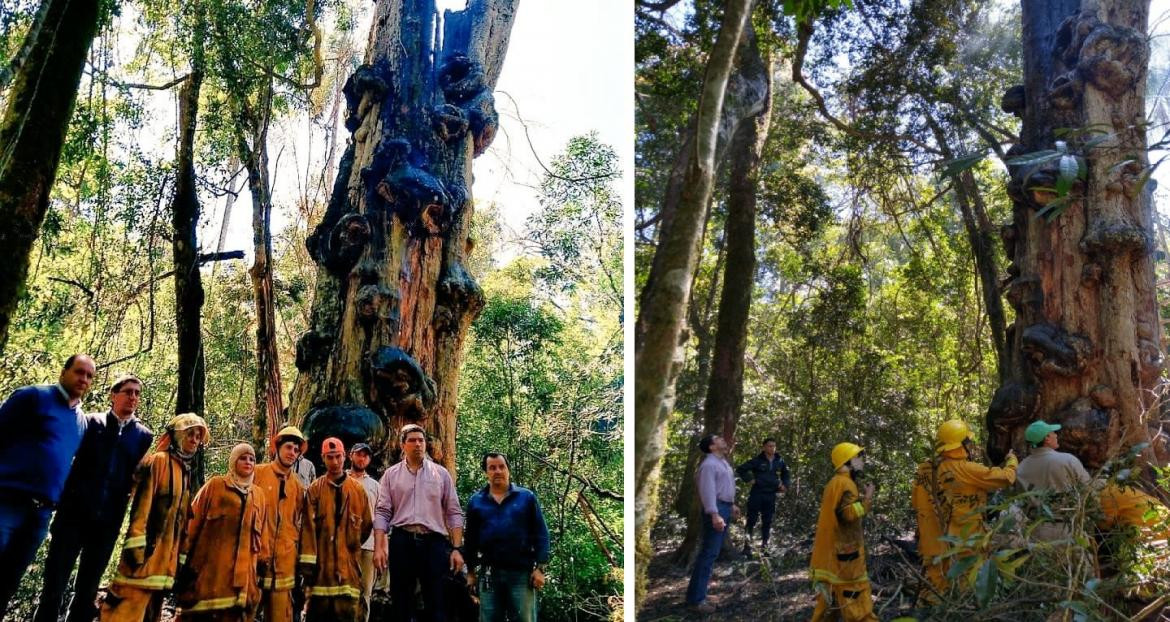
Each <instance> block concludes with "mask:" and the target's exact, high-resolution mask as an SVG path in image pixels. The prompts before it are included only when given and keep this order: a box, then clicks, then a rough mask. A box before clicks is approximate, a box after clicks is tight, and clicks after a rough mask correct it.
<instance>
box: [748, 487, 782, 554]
mask: <svg viewBox="0 0 1170 622" xmlns="http://www.w3.org/2000/svg"><path fill="white" fill-rule="evenodd" d="M775 515H776V493H772V494H768V493H755V492H753V493H751V494H750V495H748V502H747V534H748V540H751V539H752V529H753V528H754V527H755V526H756V519H757V518H759V519H761V522H760V531H762V532H763V533H762V534H761V536H762V537H761V538H760V539H761V540H762V541H763V543H764V544H768V536H771V535H772V517H773V516H775Z"/></svg>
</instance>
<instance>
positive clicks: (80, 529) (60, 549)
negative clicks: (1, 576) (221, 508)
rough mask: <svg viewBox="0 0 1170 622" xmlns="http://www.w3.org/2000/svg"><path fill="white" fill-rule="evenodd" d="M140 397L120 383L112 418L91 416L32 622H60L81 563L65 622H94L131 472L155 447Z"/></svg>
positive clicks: (127, 380)
mask: <svg viewBox="0 0 1170 622" xmlns="http://www.w3.org/2000/svg"><path fill="white" fill-rule="evenodd" d="M141 396H142V381H141V380H139V379H138V378H136V377H135V376H132V375H123V376H119V377H118V378H116V379H115V380H114V382H113V384H112V385H110V410H109V411H107V412H105V413H104V414H92V415H86V424H87V428H86V432H85V436H84V438H82V441H81V449H80V450H78V452H77V457H76V459H75V460H74V462H73V469H72V470H71V471H70V472H69V479H68V480H67V481H66V483H65V495H64V497H63V498H62V500H61V505H60V507H59V508H58V510H57V515H56V517H54V518H53V526H52V528H51V529H50V533H51V534H52V537H51V539H50V540H49V554H48V557H47V558H46V559H45V571H44V576H43V579H44V584H43V587H42V589H41V600H40V603H39V605H38V606H37V612H36V616H35V617H34V622H56V620H57V619H58V612H59V610H60V608H61V597H62V595H64V593H65V589H66V585H67V584H68V582H69V575H70V573H71V572H72V571H73V564H74V563H75V562H77V557H78V556H79V555H80V556H81V565H80V566H79V567H78V569H77V581H76V583H75V584H74V594H73V600H72V601H71V602H70V605H69V617H68V618H67V622H90V621H91V620H93V619H94V618H96V617H97V613H98V611H97V607H95V606H94V598H95V597H96V595H97V589H98V582H99V581H101V578H102V572H103V571H105V569H106V564H107V563H108V562H109V561H110V554H111V553H112V552H113V550H114V541H115V540H117V538H118V532H119V530H120V528H121V526H122V518H123V516H124V515H125V514H126V505H127V503H128V502H129V500H130V488H131V487H132V485H133V481H134V469H135V467H136V466H137V465H138V463H139V462H140V461H141V460H142V457H143V456H145V455H146V452H147V451H148V450H149V449H150V444H151V442H152V441H153V440H154V435H153V434H151V432H150V430H149V429H147V427H146V426H145V425H143V424H142V422H141V421H139V420H138V418H137V417H136V416H135V412H136V411H137V409H138V401H139V399H140V398H141Z"/></svg>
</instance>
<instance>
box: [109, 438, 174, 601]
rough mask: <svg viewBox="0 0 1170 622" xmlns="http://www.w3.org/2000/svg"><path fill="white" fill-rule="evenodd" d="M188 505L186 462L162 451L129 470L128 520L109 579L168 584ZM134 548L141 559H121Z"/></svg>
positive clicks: (149, 586) (150, 586)
mask: <svg viewBox="0 0 1170 622" xmlns="http://www.w3.org/2000/svg"><path fill="white" fill-rule="evenodd" d="M190 507H191V473H190V466H189V465H188V464H186V463H184V462H183V461H182V460H180V459H179V457H178V456H176V455H174V454H172V453H170V452H167V451H157V452H155V453H153V454H151V456H150V457H149V458H147V459H146V460H144V461H143V462H142V464H140V465H139V466H138V471H137V473H135V475H134V495H133V502H132V505H131V507H130V525H129V527H127V528H126V539H125V541H124V542H123V544H122V547H123V549H124V551H123V556H122V559H121V561H119V562H118V570H117V572H116V573H115V575H114V580H113V582H112V583H113V584H114V585H126V586H131V587H136V588H139V589H144V590H169V589H171V587H173V586H174V584H175V570H176V568H177V567H178V564H179V551H180V548H181V547H182V545H183V539H184V537H185V534H186V530H185V529H184V528H185V527H186V519H187V512H188V510H189V509H190ZM139 549H140V550H142V553H141V555H142V557H141V558H140V559H142V560H143V563H142V564H141V565H139V566H138V567H132V566H131V565H130V564H128V563H127V562H126V556H127V555H126V551H129V552H130V554H132V555H136V554H138V553H137V550H139Z"/></svg>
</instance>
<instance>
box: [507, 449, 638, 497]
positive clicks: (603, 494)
mask: <svg viewBox="0 0 1170 622" xmlns="http://www.w3.org/2000/svg"><path fill="white" fill-rule="evenodd" d="M520 451H522V452H524V453H526V454H528V455H529V456H531V457H532V458H534V459H535V460H536V461H537V462H539V463H541V464H543V465H544V466H546V467H548V468H550V469H552V470H554V471H556V472H557V473H560V474H561V475H567V476H569V477H571V478H573V479H575V480H577V481H578V482H581V483H582V484H585V485H586V486H588V487H589V489H590V490H592V491H593V492H594V493H595V494H597V496H599V497H604V498H606V499H609V500H611V501H617V502H618V503H623V502H624V501H625V498H624V497H622V495H620V494H618V493H616V492H613V491H612V490H606V489H604V488H602V487H601V486H598V485H597V484H594V483H593V482H592V481H590V480H588V479H586V478H584V477H581V476H580V475H577V474H576V473H573V472H571V471H566V470H565V469H562V468H561V467H559V466H557V465H555V464H553V463H551V462H549V461H548V460H546V459H544V458H542V457H540V456H538V455H536V454H534V453H532V452H531V451H528V450H527V449H521V450H520Z"/></svg>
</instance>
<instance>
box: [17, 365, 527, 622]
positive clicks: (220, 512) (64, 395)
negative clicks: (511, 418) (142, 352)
mask: <svg viewBox="0 0 1170 622" xmlns="http://www.w3.org/2000/svg"><path fill="white" fill-rule="evenodd" d="M95 373H96V368H95V365H94V361H93V359H92V358H91V357H89V356H86V355H83V354H80V355H75V356H72V357H70V358H69V360H67V361H66V363H65V366H64V369H63V370H62V372H61V375H60V378H59V380H58V382H57V384H55V385H44V386H31V387H24V388H21V389H19V390H17V391H16V392H15V393H13V394H12V396H11V397H10V398H9V399H8V400H7V401H5V402H4V403H3V404H2V405H0V618H2V617H3V615H4V613H5V612H6V611H7V609H8V606H9V604H10V601H11V599H12V598H13V596H14V595H15V593H16V591H17V588H18V586H19V584H20V581H21V579H22V577H23V576H24V574H25V572H26V571H27V569H28V567H29V565H30V564H31V562H32V560H33V559H34V557H35V555H36V551H37V549H38V548H39V546H40V544H41V542H42V541H43V540H44V538H45V536H46V534H51V535H50V540H49V547H48V553H47V557H46V559H45V562H44V567H43V576H42V580H43V585H42V589H41V593H40V599H39V603H38V606H37V610H36V613H35V615H34V622H46V621H56V620H58V618H59V614H60V613H61V605H62V599H63V597H64V594H65V593H66V591H67V586H68V583H69V578H70V575H71V574H72V572H73V569H74V566H75V565H77V576H76V579H75V581H74V590H73V592H74V594H73V598H72V600H71V601H70V604H69V606H68V614H67V620H68V621H69V622H82V621H84V622H91V621H92V620H94V619H95V618H97V617H99V616H100V619H101V621H102V622H107V621H113V622H144V621H148V620H149V621H157V620H159V619H160V617H161V615H162V604H163V600H164V598H165V597H166V596H167V595H168V594H173V596H174V599H175V603H176V605H177V609H178V618H179V619H180V620H192V621H196V620H207V621H212V620H214V621H224V622H231V621H250V620H253V619H257V620H259V619H263V620H266V621H268V622H282V621H291V620H294V619H295V620H300V619H302V617H304V618H305V619H307V620H309V621H326V620H328V621H334V620H352V621H355V622H360V621H366V620H369V619H370V599H371V596H372V593H373V588H374V584H375V582H376V581H377V580H378V578H379V577H384V578H385V579H386V580H388V583H389V591H390V595H391V601H390V615H389V617H390V619H392V620H401V621H406V620H411V619H426V620H445V619H446V618H447V609H448V606H449V605H450V599H449V598H448V595H447V594H445V593H444V590H445V587H446V585H447V583H448V582H451V581H457V580H462V579H461V578H460V577H461V574H460V573H463V572H466V581H467V584H468V585H469V586H471V587H473V588H476V589H477V590H478V600H479V604H480V607H479V611H480V619H481V620H491V621H497V620H524V621H531V620H535V619H536V590H538V589H540V588H541V587H542V586H543V585H544V582H545V572H546V567H547V563H548V560H549V537H548V528H547V526H546V525H545V522H544V517H543V515H542V513H541V509H540V505H539V503H538V502H537V500H536V497H535V495H534V494H533V493H532V492H531V491H530V490H528V489H526V488H523V487H520V486H516V485H514V484H512V483H511V472H510V466H509V464H508V459H507V457H506V456H505V455H504V454H501V453H498V452H490V453H488V454H486V455H484V457H483V460H482V462H481V467H482V469H483V472H484V474H485V476H486V479H487V484H486V485H485V486H484V487H483V488H482V489H480V490H479V491H477V492H476V493H474V494H473V495H472V496H471V498H470V500H469V502H468V504H467V510H466V516H465V515H464V511H463V509H462V508H461V506H460V503H459V498H458V496H457V494H456V490H455V485H454V480H453V478H452V476H451V474H450V473H449V472H448V471H447V469H446V468H444V467H442V466H441V465H439V464H436V463H435V462H434V461H433V460H432V459H431V458H430V457H429V456H428V453H427V435H426V431H425V430H424V429H423V428H422V427H421V426H418V425H413V424H411V425H406V426H403V427H402V428H401V429H400V430H399V431H398V440H399V443H400V446H401V448H402V459H401V460H400V461H399V462H397V463H395V464H394V465H392V466H390V467H389V468H388V469H386V471H385V472H384V473H383V474H382V476H381V479H380V480H379V479H378V478H376V477H375V476H374V475H373V474H371V473H369V472H368V471H367V469H368V467H369V465H370V462H371V458H372V456H373V453H374V452H373V450H372V449H371V447H370V446H369V444H367V443H364V442H359V443H355V444H354V445H353V446H352V447H350V448H349V449H348V451H347V449H346V447H345V445H344V444H343V442H342V441H341V440H340V439H338V438H333V437H331V438H326V439H323V440H322V441H321V445H320V449H321V451H320V454H321V458H322V460H323V462H324V466H325V473H324V474H323V475H321V476H320V477H317V476H316V468H315V467H314V466H313V464H312V462H310V461H309V460H306V459H305V458H304V453H305V452H306V451H307V449H308V443H309V439H307V438H306V437H305V435H304V434H302V433H301V431H300V430H299V429H297V428H296V427H294V426H287V427H285V428H283V429H281V430H280V431H279V432H278V433H277V434H275V435H274V436H273V437H272V438H271V439H270V443H269V447H268V450H269V453H270V456H271V460H270V461H268V462H266V463H264V464H257V454H256V451H255V449H254V448H253V447H252V446H251V445H249V444H247V443H239V444H237V445H235V446H234V447H233V448H232V450H231V453H230V455H229V457H228V461H227V468H226V472H225V473H224V474H222V475H215V476H213V477H211V478H209V479H208V480H207V482H206V483H201V482H199V481H198V480H199V479H200V477H201V468H200V467H199V464H200V463H201V462H202V460H201V459H200V458H199V456H200V455H201V453H202V449H203V448H204V447H205V446H206V445H207V444H208V443H209V442H210V440H211V430H210V428H209V427H208V424H207V422H206V421H205V420H204V419H203V418H201V417H200V416H198V415H196V414H193V413H187V414H181V415H178V416H176V417H174V418H173V419H171V421H170V422H169V423H168V424H167V426H166V429H165V433H164V434H163V435H162V437H161V438H160V439H159V440H158V442H157V443H155V442H154V435H153V434H152V433H151V431H150V430H149V429H148V428H147V426H146V425H144V424H143V422H142V421H141V420H139V419H138V417H137V416H136V411H137V407H138V403H139V401H140V399H141V396H142V391H143V382H142V381H141V380H140V379H139V378H137V377H136V376H133V375H129V374H127V375H122V376H118V377H117V378H115V379H114V381H113V382H112V383H111V385H110V388H109V399H110V408H109V410H108V411H107V412H105V413H103V414H89V415H86V414H84V413H83V412H82V411H81V408H80V404H81V400H82V398H83V397H84V396H85V394H86V393H87V392H88V390H89V388H90V385H91V384H92V383H93V380H94V376H95ZM152 445H153V446H154V449H153V451H152V450H151V446H152ZM347 458H348V468H347V466H346V463H347ZM127 510H128V511H129V519H128V522H127V526H126V529H125V531H124V532H123V531H122V525H123V522H124V519H125V518H126V512H127ZM54 512H55V514H54ZM50 518H51V519H52V526H51V528H50V527H49V522H50ZM119 534H121V535H122V554H121V557H120V558H119V560H118V565H117V570H116V572H115V574H114V577H113V579H112V580H111V581H110V583H109V585H108V586H107V588H106V593H105V596H104V597H103V598H102V600H101V602H100V603H98V602H97V592H98V588H99V582H100V581H101V577H102V573H103V572H104V570H105V568H106V565H107V563H108V562H109V559H110V556H111V555H112V553H113V550H114V548H115V545H116V544H117V541H118V537H119ZM79 558H80V563H78V560H79ZM417 598H421V603H420V602H416V599H417ZM420 604H421V605H422V610H421V612H420V611H419V610H418V609H419V607H418V605H420Z"/></svg>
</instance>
